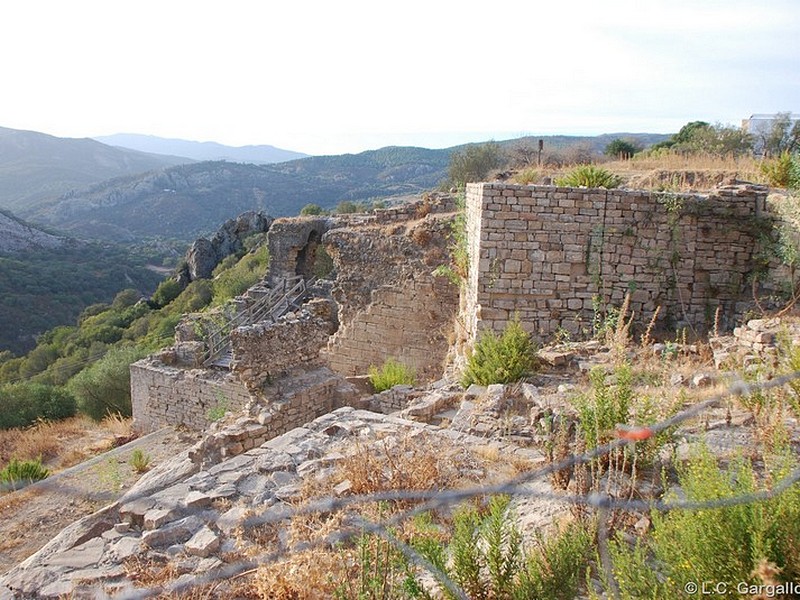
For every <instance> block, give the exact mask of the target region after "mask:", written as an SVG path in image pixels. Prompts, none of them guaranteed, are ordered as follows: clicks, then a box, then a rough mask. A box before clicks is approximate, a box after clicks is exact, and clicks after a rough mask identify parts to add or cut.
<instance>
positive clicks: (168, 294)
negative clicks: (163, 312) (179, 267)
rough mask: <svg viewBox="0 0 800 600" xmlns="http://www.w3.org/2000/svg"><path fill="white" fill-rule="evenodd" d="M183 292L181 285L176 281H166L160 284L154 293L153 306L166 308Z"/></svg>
mask: <svg viewBox="0 0 800 600" xmlns="http://www.w3.org/2000/svg"><path fill="white" fill-rule="evenodd" d="M182 291H183V288H182V287H181V284H180V283H178V282H177V281H176V280H175V279H172V278H170V279H165V280H164V281H162V282H161V283H159V284H158V287H157V288H156V291H155V292H154V293H153V304H154V305H155V306H157V307H161V306H166V305H167V304H169V303H170V302H172V301H173V300H175V298H177V297H178V296H179V295H180V293H181V292H182Z"/></svg>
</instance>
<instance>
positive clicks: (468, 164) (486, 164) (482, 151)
mask: <svg viewBox="0 0 800 600" xmlns="http://www.w3.org/2000/svg"><path fill="white" fill-rule="evenodd" d="M502 164H503V157H502V154H501V153H500V146H499V145H498V144H497V143H496V142H487V143H485V144H473V145H471V146H467V147H466V148H464V150H456V151H455V152H453V154H452V155H450V166H449V168H448V174H449V176H450V182H451V183H452V184H453V185H457V186H464V184H467V183H470V182H472V181H481V180H482V179H486V176H487V175H488V174H489V173H490V172H491V171H492V169H497V168H498V167H500V166H501V165H502Z"/></svg>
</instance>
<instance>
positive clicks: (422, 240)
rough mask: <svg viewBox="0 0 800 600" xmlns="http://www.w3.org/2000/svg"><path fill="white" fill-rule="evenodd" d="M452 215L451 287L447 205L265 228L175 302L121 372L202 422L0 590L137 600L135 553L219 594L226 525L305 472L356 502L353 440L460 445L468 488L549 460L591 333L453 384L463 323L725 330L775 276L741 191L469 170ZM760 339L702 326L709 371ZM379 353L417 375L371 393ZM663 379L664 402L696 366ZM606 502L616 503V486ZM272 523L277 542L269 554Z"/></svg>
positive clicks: (180, 583) (152, 405) (543, 328)
mask: <svg viewBox="0 0 800 600" xmlns="http://www.w3.org/2000/svg"><path fill="white" fill-rule="evenodd" d="M464 210H465V213H466V215H465V216H466V220H465V221H466V232H467V234H468V235H467V236H466V247H461V248H460V250H461V251H464V250H466V252H467V254H468V255H469V257H470V267H469V277H468V279H467V280H466V281H463V282H462V285H461V286H459V285H458V284H457V283H454V282H451V280H450V279H448V278H447V277H442V276H439V277H437V276H434V275H433V274H432V273H433V271H434V270H435V269H436V268H437V267H439V266H440V265H443V264H447V263H448V262H449V260H450V250H451V248H450V247H451V246H452V245H453V244H455V243H458V240H459V239H462V236H453V235H451V234H452V228H453V226H454V223H459V222H460V220H457V219H456V215H457V214H458V211H457V206H456V204H455V201H454V199H453V198H451V197H449V196H445V197H429V198H427V199H424V200H419V201H417V202H413V203H409V204H406V205H403V206H400V207H397V208H392V209H388V210H383V211H377V212H376V213H375V214H371V215H351V216H337V217H299V218H291V219H278V220H276V221H275V222H274V223H271V224H270V225H269V231H268V236H269V239H268V244H269V249H270V255H271V261H270V269H269V273H268V274H267V275H266V277H265V279H264V281H262V282H261V283H259V284H258V285H256V286H254V287H252V288H251V289H250V290H248V291H247V293H246V294H245V295H243V296H241V297H239V298H237V299H236V300H235V301H233V302H231V303H230V304H229V305H227V306H226V307H223V308H222V309H218V310H216V311H210V312H208V313H200V314H196V315H187V316H186V317H185V318H184V320H183V321H182V322H181V323H180V325H179V326H178V328H177V331H176V340H177V341H176V344H175V346H173V347H172V348H169V349H166V350H163V351H161V352H159V353H158V354H156V355H153V356H151V357H149V358H147V359H145V360H142V361H139V362H137V363H135V364H134V365H132V367H131V383H132V385H131V387H132V398H133V408H134V416H135V424H136V426H137V427H138V428H139V429H140V430H141V431H153V430H156V429H159V428H161V427H164V426H166V425H181V426H184V427H186V428H189V429H192V430H195V431H196V432H198V433H200V432H202V435H199V436H197V437H198V438H199V441H197V442H196V443H195V444H194V445H193V446H192V447H190V448H188V449H187V450H185V451H183V452H181V453H180V454H178V455H177V456H175V458H174V459H171V460H169V461H165V462H163V463H161V464H159V465H158V466H157V467H156V468H154V469H153V470H152V471H150V472H149V473H148V474H146V475H145V476H144V477H142V478H141V479H140V480H139V482H138V483H137V484H136V485H135V486H134V487H133V488H132V489H130V490H129V491H128V492H127V493H125V494H124V495H123V496H122V497H121V498H119V499H118V500H117V501H115V502H113V503H112V504H109V505H107V506H105V507H104V508H102V509H101V510H99V511H97V512H96V513H94V514H92V515H89V516H87V517H85V518H84V519H82V520H81V521H78V522H76V523H74V524H73V525H72V526H70V527H68V528H66V529H65V530H63V531H62V533H61V534H59V535H58V536H56V537H55V538H54V539H53V540H52V541H51V542H50V543H48V544H47V545H46V546H45V547H43V548H42V549H41V550H40V551H38V552H37V553H36V554H34V555H32V556H31V557H30V558H28V559H27V560H25V561H24V562H23V563H22V564H20V565H18V566H17V567H15V568H14V569H12V570H11V571H9V573H7V574H6V576H4V577H3V578H2V579H0V598H18V597H23V598H28V597H47V598H56V597H63V596H66V595H70V594H73V595H75V597H97V596H98V593H97V592H98V591H100V590H102V592H103V593H108V594H110V595H112V596H113V595H114V594H116V593H120V594H124V593H130V594H131V595H130V596H124V597H142V596H141V595H137V594H139V592H140V591H141V590H140V589H137V587H138V588H140V587H141V585H139V584H138V583H137V582H135V581H131V577H130V569H133V570H134V571H135V570H136V569H137V567H136V565H142V564H146V563H147V562H148V561H157V560H161V561H167V562H168V564H169V565H170V568H173V569H174V572H173V575H171V576H170V577H171V581H170V582H169V586H172V587H171V589H173V590H181V589H183V590H185V589H187V587H188V588H189V589H191V586H194V585H196V584H197V582H198V581H202V578H204V577H210V578H213V581H214V582H216V583H215V584H214V585H217V583H220V585H221V586H224V581H225V580H230V579H232V578H235V577H237V576H238V575H245V574H247V573H252V571H253V568H252V566H253V563H252V561H251V558H250V556H251V555H250V554H249V552H250V551H251V550H253V546H252V545H249V544H251V542H250V541H249V539H248V538H247V536H246V535H244V534H245V532H247V531H248V530H249V529H251V528H253V527H255V525H257V524H258V523H259V521H258V519H262V518H263V519H264V520H265V521H264V522H265V523H273V522H284V521H282V520H283V519H285V518H286V517H287V515H290V514H291V511H292V510H293V508H295V507H297V506H300V504H299V501H300V499H301V498H302V497H303V493H304V492H303V490H304V489H307V486H310V485H311V484H312V483H313V486H316V487H319V486H320V485H322V486H323V488H322V489H324V490H325V496H326V502H327V500H329V499H336V498H340V497H346V496H349V495H352V494H358V493H359V492H357V491H354V489H353V483H352V481H351V480H350V477H351V474H352V471H346V472H342V471H340V470H339V469H338V468H337V465H340V464H341V463H342V461H344V460H346V459H348V458H352V457H354V456H355V457H359V456H361V455H359V454H357V452H358V451H359V448H361V449H364V451H365V452H366V454H365V455H364V456H380V455H381V454H384V455H389V454H390V456H389V457H390V459H391V460H392V461H395V463H396V464H403V465H406V464H413V463H414V462H415V459H414V454H413V451H412V450H410V449H411V448H414V447H416V446H415V444H419V443H420V440H425V445H426V447H427V448H431V449H432V452H433V453H434V454H435V456H436V457H440V456H443V455H444V456H447V458H446V459H445V462H456V457H464V456H467V457H469V461H468V463H467V464H466V467H465V472H467V473H469V476H470V477H471V478H473V479H472V481H473V482H474V483H477V484H479V485H481V486H485V485H486V484H487V482H491V477H493V476H495V475H496V474H497V472H498V471H500V470H502V469H503V468H507V467H509V466H513V465H514V464H516V463H518V462H519V461H521V462H522V464H523V468H524V469H526V470H530V471H533V470H534V469H535V468H536V467H537V466H539V465H543V464H545V463H548V461H552V460H554V459H555V458H557V454H556V452H557V450H555V447H556V446H555V444H553V443H551V442H553V439H554V438H553V437H548V434H547V431H550V434H552V431H553V430H552V423H553V422H554V421H555V420H556V419H563V421H562V422H563V423H570V422H571V420H572V419H573V418H574V416H575V415H574V413H575V407H574V405H573V403H572V400H573V398H571V396H570V390H569V388H570V387H571V386H572V385H573V384H574V382H575V381H576V380H577V378H579V377H580V374H579V372H580V371H584V372H585V371H587V370H589V369H591V368H592V367H593V366H594V365H601V366H605V367H608V366H609V362H608V361H609V360H611V359H610V357H611V355H612V354H613V353H612V352H607V351H605V350H608V348H606V349H605V350H603V349H601V346H602V344H601V343H600V342H599V341H597V340H593V341H589V342H587V343H586V344H576V345H572V346H570V347H569V348H568V349H567V350H566V351H563V352H562V348H552V347H551V348H549V349H547V352H540V358H541V359H542V360H543V361H545V362H547V363H548V364H549V366H552V367H553V368H552V369H545V370H544V371H545V372H543V373H538V374H537V375H536V377H532V378H530V379H529V380H526V381H524V382H518V383H515V384H509V385H501V384H497V385H491V386H488V387H486V388H483V387H481V386H470V388H469V389H467V390H464V389H463V388H462V387H461V386H460V385H459V384H458V383H457V382H456V378H455V377H453V376H452V375H454V371H455V370H456V368H455V366H457V365H458V361H459V356H460V355H461V356H463V350H464V349H465V348H466V347H468V346H469V344H471V343H472V342H473V341H474V340H475V339H476V338H477V337H478V336H479V335H481V332H482V331H483V330H486V329H493V330H500V329H502V328H503V327H504V326H505V324H506V323H507V322H508V321H509V320H511V319H514V318H518V319H519V320H520V322H521V324H522V325H523V326H524V327H525V328H526V329H528V330H529V331H531V332H532V333H534V334H535V335H536V337H538V338H539V339H540V341H543V342H546V341H551V340H552V339H553V338H554V337H557V336H562V335H563V333H562V332H567V333H568V334H569V335H571V336H575V337H574V338H573V339H576V338H580V337H581V336H582V335H583V334H584V331H586V334H587V335H591V333H592V331H591V327H592V325H593V322H594V321H595V320H596V319H597V318H598V317H600V318H603V317H604V312H603V311H607V310H608V309H609V307H614V306H617V307H618V306H619V305H620V304H622V302H623V299H624V297H625V296H626V294H629V295H630V307H631V310H632V311H633V312H634V314H635V317H636V320H637V321H639V322H640V323H645V322H647V321H648V320H649V319H650V318H651V317H652V316H653V314H655V311H656V309H657V308H659V307H660V310H659V315H660V318H659V321H660V322H661V324H662V325H663V326H664V327H665V328H666V329H667V330H671V331H672V332H673V335H674V332H675V328H676V327H691V328H694V329H695V330H697V331H702V330H708V329H710V328H711V327H713V326H714V321H715V320H716V321H718V325H719V327H720V328H729V327H730V326H731V325H733V324H735V323H737V321H739V320H740V319H741V317H742V315H744V314H745V312H746V311H747V310H748V309H749V308H750V307H751V303H752V300H753V294H754V292H755V293H756V295H757V296H758V297H759V298H761V302H762V303H763V302H765V301H766V297H767V296H768V295H769V294H771V293H775V292H777V291H779V289H780V285H781V283H782V281H783V282H784V283H785V282H786V281H788V280H787V279H786V277H785V274H784V273H783V272H782V267H781V266H780V265H779V264H778V261H777V259H776V258H775V257H774V252H773V251H772V249H771V241H772V240H771V237H770V236H771V235H772V233H773V231H774V229H773V224H774V223H773V222H772V221H773V220H774V217H773V216H772V214H771V212H770V210H769V206H768V204H767V201H766V191H765V190H764V189H761V188H758V187H753V186H735V187H726V188H721V189H719V190H717V192H716V193H714V194H711V195H708V196H699V195H674V194H656V193H648V192H635V191H624V190H595V189H570V188H558V187H550V186H547V187H546V186H519V185H507V184H501V183H483V184H476V185H470V186H468V189H467V194H466V207H465V208H464ZM323 250H324V251H323ZM198 256H199V255H198ZM209 256H210V255H209ZM211 258H214V257H211ZM217 258H218V257H217ZM782 277H783V280H782V279H781V278H782ZM781 330H782V331H784V332H786V331H788V332H789V334H790V335H791V336H792V337H794V338H800V330H798V328H797V326H794V330H792V329H791V328H784V327H783V326H782V325H781V323H780V319H769V320H767V319H753V320H750V321H749V322H748V323H747V325H745V326H742V327H737V329H736V330H735V332H734V336H727V339H726V340H723V338H722V337H717V338H713V339H712V340H711V343H710V344H709V348H711V350H712V353H713V359H714V364H715V365H716V366H717V367H719V366H720V365H722V364H723V363H726V361H728V360H729V359H730V358H731V357H734V356H738V353H739V351H740V350H741V349H742V348H744V351H745V353H746V354H745V358H747V357H748V356H749V359H748V360H751V361H755V360H756V358H757V356H756V355H759V356H768V355H770V353H772V355H775V350H776V349H775V344H776V340H777V337H778V332H779V331H781ZM660 345H661V346H665V344H660ZM657 346H658V344H653V345H652V347H648V348H647V350H646V351H647V352H650V353H653V352H655V349H656V347H657ZM686 346H687V348H686V349H685V351H686V352H691V349H690V348H689V347H690V345H689V344H686ZM694 351H695V352H696V351H697V349H696V348H695V350H694ZM661 352H662V353H663V350H662V351H661ZM548 353H549V358H548ZM567 355H569V357H568V358H565V357H566V356H567ZM601 355H605V358H603V357H602V356H601ZM651 356H652V354H651ZM390 357H391V358H395V359H398V360H400V361H401V362H404V363H406V364H408V365H411V366H413V367H414V368H415V369H416V372H417V375H418V380H419V382H420V383H421V384H426V383H430V385H428V386H424V385H421V386H417V387H416V388H413V387H412V386H396V387H394V388H392V389H390V390H387V391H384V392H382V393H379V394H371V391H370V390H368V389H367V388H366V386H365V385H364V381H363V375H364V374H365V372H366V371H367V369H368V368H369V366H370V365H380V364H381V363H383V361H384V360H385V359H387V358H390ZM559 358H562V359H564V360H563V361H561V363H562V364H561V366H559ZM662 358H663V354H662ZM745 358H743V359H742V364H744V362H745ZM656 360H661V359H656ZM603 361H606V362H605V363H604V362H603ZM703 364H704V367H703V368H704V369H705V365H706V364H707V361H705V362H704V363H703ZM677 375H678V377H677V379H675V381H674V383H673V381H672V379H671V381H670V386H671V388H670V390H671V392H670V393H672V392H674V395H675V396H678V395H679V392H677V391H676V389H677V388H681V387H683V386H686V387H688V386H701V385H709V384H710V382H712V381H713V380H714V377H715V376H714V375H713V374H711V375H709V374H708V373H705V372H701V373H697V374H696V376H695V377H693V378H691V380H689V381H685V380H684V376H683V375H682V374H681V373H677ZM673 379H674V378H673ZM704 382H705V383H704ZM421 388H425V389H421ZM562 388H564V389H563V390H562ZM226 412H227V413H228V414H227V416H225V417H224V418H222V417H223V414H225V413H226ZM231 413H232V414H231ZM754 421H755V420H754V419H752V418H751V415H750V414H749V413H748V412H746V411H737V410H734V411H731V408H730V406H726V407H723V406H719V407H716V408H714V409H713V410H710V411H709V412H708V413H707V414H706V415H705V421H704V422H703V423H699V422H698V423H690V424H688V426H687V428H686V429H683V430H682V432H681V435H680V441H677V440H676V446H677V445H680V446H681V448H678V449H677V450H676V453H680V452H684V454H685V453H688V451H689V448H690V444H691V440H692V439H700V438H702V439H703V440H704V443H707V444H709V446H708V447H709V450H710V451H711V452H712V453H717V454H719V455H720V456H723V455H724V456H731V454H730V453H732V452H738V450H739V449H740V448H741V447H742V446H743V445H745V446H746V445H747V444H752V440H753V439H754V437H755V435H756V433H757V432H756V428H755V425H753V423H754ZM572 422H573V423H574V421H572ZM548 428H550V429H548ZM567 431H569V427H568V428H567ZM563 441H564V443H565V444H567V445H569V444H570V443H571V442H570V439H569V437H565V438H563ZM567 450H569V451H571V449H567ZM448 453H449V454H448ZM359 460H362V462H363V459H359ZM551 464H552V463H551ZM575 467H576V469H577V467H578V465H575ZM383 470H385V469H383V468H380V467H379V468H376V469H374V470H370V473H373V472H375V473H380V472H382V471H383ZM577 474H578V471H577V470H576V471H575V472H574V473H572V472H571V471H569V472H567V473H566V475H564V472H563V471H560V472H559V473H558V475H559V476H561V475H564V476H565V477H566V479H565V480H564V481H563V482H562V483H563V485H561V487H559V488H558V490H556V488H555V487H554V484H553V483H552V481H549V480H546V479H545V478H544V477H539V478H538V479H536V480H531V481H528V482H526V483H524V484H523V485H524V486H526V487H525V488H524V489H525V490H526V492H525V493H522V494H519V495H515V497H514V500H513V502H514V504H513V506H512V512H514V513H515V514H517V515H519V524H520V527H521V528H522V529H523V531H528V532H530V533H531V535H535V536H536V537H537V539H541V537H539V536H540V535H541V534H542V532H546V531H547V530H548V529H547V528H548V527H552V526H553V525H554V524H557V523H562V522H564V521H565V520H566V519H569V518H570V516H571V515H572V513H571V507H572V505H571V504H567V503H565V502H563V501H560V500H559V499H558V493H560V491H561V490H562V488H564V487H567V486H568V484H569V478H570V477H573V479H572V481H573V482H574V483H575V486H576V489H578V488H577V485H578V481H577ZM47 482H48V480H45V481H44V482H41V483H40V484H39V485H47ZM320 482H324V483H323V484H320ZM483 489H485V487H484V488H483ZM568 489H569V488H568ZM641 489H644V488H641ZM426 491H427V489H426ZM481 493H483V492H481ZM570 493H571V492H570ZM612 494H619V495H618V496H617V499H620V500H622V499H624V498H625V499H627V498H629V497H630V492H629V491H628V488H627V487H620V488H618V491H615V492H612ZM325 506H326V508H325V511H326V512H328V510H329V509H328V508H327V507H328V506H329V505H328V504H325ZM630 515H631V516H632V517H636V518H639V517H641V519H639V520H638V521H636V519H632V520H633V521H635V522H636V525H634V529H635V530H636V531H638V529H639V526H640V524H642V528H643V529H645V530H646V529H647V528H648V527H649V526H650V523H649V521H648V520H647V517H648V515H649V511H647V512H644V513H634V512H630ZM270 519H272V520H270ZM343 520H344V519H343ZM359 522H360V521H359ZM282 536H283V533H280V534H276V536H275V537H276V539H277V541H276V542H275V543H276V544H278V547H279V549H281V550H285V551H287V552H288V551H289V548H290V547H289V545H288V541H286V540H283V539H281V538H282ZM287 539H288V537H287ZM241 552H245V554H241ZM270 552H272V550H270ZM131 565H133V566H131ZM138 568H141V567H138ZM231 569H239V570H231ZM231 574H236V575H234V576H232V575H231ZM302 583H303V584H304V585H305V583H306V582H305V581H303V582H302ZM164 589H165V588H162V590H161V591H164ZM167 589H169V588H167ZM220 590H221V591H220V594H222V595H224V594H225V591H224V587H221V588H220ZM154 593H155V592H154ZM231 597H233V596H231Z"/></svg>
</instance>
